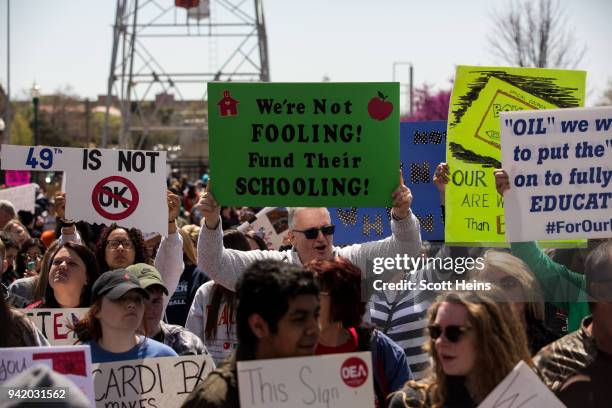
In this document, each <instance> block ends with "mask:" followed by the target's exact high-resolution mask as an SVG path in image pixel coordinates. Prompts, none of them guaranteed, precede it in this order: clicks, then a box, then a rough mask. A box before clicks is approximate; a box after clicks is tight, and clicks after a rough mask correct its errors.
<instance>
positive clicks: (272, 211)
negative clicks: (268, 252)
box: [238, 207, 289, 249]
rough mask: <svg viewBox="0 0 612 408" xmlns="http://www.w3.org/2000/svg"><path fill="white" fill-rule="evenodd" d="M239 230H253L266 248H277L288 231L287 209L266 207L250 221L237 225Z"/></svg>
mask: <svg viewBox="0 0 612 408" xmlns="http://www.w3.org/2000/svg"><path fill="white" fill-rule="evenodd" d="M238 230H239V231H241V232H246V231H249V230H252V231H254V232H255V233H256V234H257V235H259V236H260V237H262V238H263V240H264V241H265V242H266V245H268V249H278V248H280V246H281V245H283V241H284V239H285V237H286V236H287V234H288V233H289V223H288V220H287V209H286V208H284V207H266V208H264V209H263V210H261V211H259V212H258V213H257V215H255V219H254V220H253V221H251V222H245V223H243V224H241V225H240V227H238Z"/></svg>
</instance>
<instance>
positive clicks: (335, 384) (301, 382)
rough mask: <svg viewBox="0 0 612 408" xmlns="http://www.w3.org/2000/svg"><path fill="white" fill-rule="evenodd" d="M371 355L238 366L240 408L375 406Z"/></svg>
mask: <svg viewBox="0 0 612 408" xmlns="http://www.w3.org/2000/svg"><path fill="white" fill-rule="evenodd" d="M371 362H372V357H371V353H370V352H361V353H346V354H329V355H324V356H312V357H295V358H279V359H273V360H252V361H239V362H238V389H239V392H240V406H241V407H243V408H246V407H266V408H281V407H291V408H294V407H307V406H316V407H323V406H324V407H351V408H360V407H363V408H366V407H367V408H371V407H373V406H374V383H373V377H372V375H373V373H372V363H371Z"/></svg>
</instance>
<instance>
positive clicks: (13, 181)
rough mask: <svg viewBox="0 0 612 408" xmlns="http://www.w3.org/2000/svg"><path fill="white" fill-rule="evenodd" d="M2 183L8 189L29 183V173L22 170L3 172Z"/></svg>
mask: <svg viewBox="0 0 612 408" xmlns="http://www.w3.org/2000/svg"><path fill="white" fill-rule="evenodd" d="M4 181H5V183H6V185H7V186H9V187H16V186H22V185H24V184H28V183H29V182H30V172H29V171H23V170H7V171H5V172H4Z"/></svg>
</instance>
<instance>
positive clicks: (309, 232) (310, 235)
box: [294, 225, 336, 239]
mask: <svg viewBox="0 0 612 408" xmlns="http://www.w3.org/2000/svg"><path fill="white" fill-rule="evenodd" d="M335 230H336V226H335V225H326V226H324V227H321V228H308V229H305V230H294V231H295V232H301V233H302V234H304V236H305V237H306V239H316V238H317V237H318V236H319V231H321V232H322V233H323V235H333V233H334V231H335Z"/></svg>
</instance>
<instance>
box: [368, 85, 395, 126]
mask: <svg viewBox="0 0 612 408" xmlns="http://www.w3.org/2000/svg"><path fill="white" fill-rule="evenodd" d="M386 99H387V97H386V96H385V95H383V93H382V92H380V91H379V92H378V96H375V97H374V98H372V99H370V102H368V114H369V115H370V117H371V118H372V119H376V120H385V119H387V118H388V117H389V115H390V114H391V112H393V104H392V103H391V102H389V101H387V100H386Z"/></svg>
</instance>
